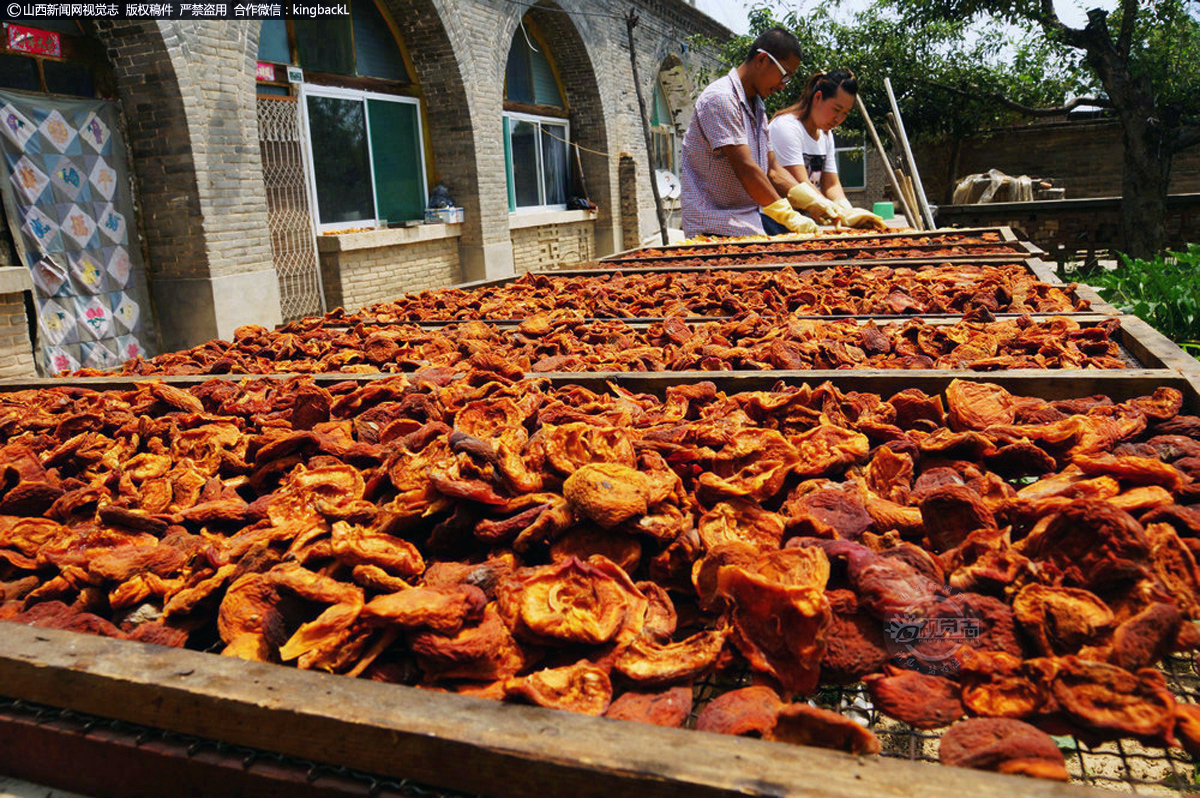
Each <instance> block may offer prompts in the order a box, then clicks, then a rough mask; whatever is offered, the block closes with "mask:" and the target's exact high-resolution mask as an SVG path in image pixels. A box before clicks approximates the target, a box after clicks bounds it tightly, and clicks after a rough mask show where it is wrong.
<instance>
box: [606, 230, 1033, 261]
mask: <svg viewBox="0 0 1200 798" xmlns="http://www.w3.org/2000/svg"><path fill="white" fill-rule="evenodd" d="M983 233H998V234H999V235H1000V240H999V241H998V242H996V243H999V244H1004V243H1011V242H1013V241H1019V240H1021V239H1020V238H1019V237H1018V236H1017V234H1016V233H1015V232H1014V231H1013V229H1012V228H1011V227H1008V226H1000V227H963V228H954V227H943V228H939V229H937V230H913V231H910V232H907V233H905V232H901V231H898V230H889V231H888V232H870V233H855V234H851V235H844V236H821V235H815V236H810V237H808V238H795V239H789V238H784V237H782V236H780V237H779V238H777V239H772V240H766V239H764V240H761V241H736V240H726V239H721V238H714V239H713V240H712V241H697V242H696V243H694V244H668V245H667V246H665V247H664V246H651V247H634V248H632V249H626V250H622V251H621V252H614V253H613V254H612V255H606V256H605V258H622V257H626V256H628V255H629V253H631V252H664V253H667V252H669V253H672V254H674V253H676V252H686V251H687V250H689V249H694V248H696V247H714V246H722V247H748V248H754V247H759V246H762V245H763V244H787V243H791V242H792V241H793V240H794V241H820V240H821V239H822V238H825V239H828V240H830V241H863V242H874V241H886V240H887V239H892V238H931V237H933V236H946V235H955V236H968V235H981V234H983Z"/></svg>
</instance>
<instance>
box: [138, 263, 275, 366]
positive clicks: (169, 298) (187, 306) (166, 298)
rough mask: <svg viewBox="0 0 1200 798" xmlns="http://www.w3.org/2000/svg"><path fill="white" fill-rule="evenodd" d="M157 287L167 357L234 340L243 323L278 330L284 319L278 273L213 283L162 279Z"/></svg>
mask: <svg viewBox="0 0 1200 798" xmlns="http://www.w3.org/2000/svg"><path fill="white" fill-rule="evenodd" d="M152 286H153V291H154V300H155V306H156V308H157V311H158V312H157V316H158V327H159V333H160V335H161V337H162V343H163V351H165V352H173V351H176V350H179V349H186V348H188V347H191V346H196V345H198V344H202V343H204V342H205V341H208V340H210V339H213V338H221V339H224V340H227V341H228V340H232V338H233V331H234V330H236V329H237V328H238V327H240V326H241V325H243V324H259V325H262V326H263V327H266V328H267V329H272V328H274V327H275V326H276V325H278V324H279V323H280V322H281V321H282V320H283V316H282V313H281V311H280V308H279V276H278V275H277V274H276V272H275V269H274V268H271V269H264V270H262V271H257V272H249V273H246V274H230V275H224V276H221V277H212V278H183V279H171V278H163V277H160V278H158V279H156V280H154V282H153V283H152Z"/></svg>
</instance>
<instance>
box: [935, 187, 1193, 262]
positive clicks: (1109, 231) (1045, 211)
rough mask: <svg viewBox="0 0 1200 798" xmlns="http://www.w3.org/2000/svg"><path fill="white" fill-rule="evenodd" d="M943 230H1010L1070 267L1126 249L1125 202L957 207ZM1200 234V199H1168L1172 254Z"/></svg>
mask: <svg viewBox="0 0 1200 798" xmlns="http://www.w3.org/2000/svg"><path fill="white" fill-rule="evenodd" d="M938 221H939V223H941V224H946V225H954V226H956V227H995V226H1001V225H1003V226H1008V227H1012V228H1015V229H1016V230H1019V231H1020V232H1021V233H1022V234H1023V236H1024V237H1026V238H1028V239H1029V240H1030V241H1032V242H1033V243H1034V244H1037V245H1038V246H1039V247H1041V248H1042V249H1044V250H1046V252H1047V253H1048V256H1049V257H1050V258H1052V259H1053V260H1056V261H1058V262H1059V263H1064V262H1067V261H1069V260H1073V259H1076V258H1080V257H1087V256H1089V255H1090V254H1093V253H1096V252H1099V251H1104V250H1111V249H1116V248H1119V247H1120V242H1121V231H1120V223H1121V200H1120V199H1119V198H1115V197H1091V198H1080V199H1074V200H1070V199H1068V200H1053V201H1043V202H1002V203H984V204H982V205H951V206H945V209H944V210H943V211H942V212H941V213H940V214H939V216H938ZM1197 230H1200V195H1198V194H1189V195H1183V196H1174V197H1169V198H1168V199H1167V208H1166V213H1165V214H1164V215H1163V232H1164V234H1165V241H1164V242H1163V245H1164V247H1165V248H1167V249H1182V248H1183V247H1184V246H1185V245H1186V244H1188V243H1190V242H1194V241H1195V240H1196V231H1197Z"/></svg>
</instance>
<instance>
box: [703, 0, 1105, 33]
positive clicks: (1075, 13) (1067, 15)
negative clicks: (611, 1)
mask: <svg viewBox="0 0 1200 798" xmlns="http://www.w3.org/2000/svg"><path fill="white" fill-rule="evenodd" d="M813 1H814V0H809V2H813ZM768 2H772V4H773V5H774V6H775V7H776V8H779V9H786V8H791V7H793V6H799V7H801V8H803V7H804V6H805V5H806V4H807V3H804V2H801V3H786V2H782V1H781V0H768ZM869 3H870V0H842V2H841V3H840V9H841V10H842V11H843V12H844V13H846V14H853V13H854V10H855V9H857V8H865V7H866V6H867V5H869ZM755 4H756V3H755ZM751 5H752V3H750V2H747V0H696V7H697V8H699V9H700V10H701V11H703V12H704V13H705V14H708V15H709V16H710V17H712V18H713V19H715V20H717V21H718V22H720V23H721V24H723V25H725V26H726V27H727V28H729V29H730V30H732V31H733V32H734V33H748V32H749V27H750V26H749V22H748V21H747V18H746V9H747V8H748V7H749V6H751ZM1097 6H1102V7H1104V8H1108V9H1112V8H1115V7H1116V2H1115V1H1114V0H1099V2H1097V0H1091V1H1090V2H1088V3H1087V4H1086V5H1085V4H1084V3H1083V2H1082V0H1054V8H1055V10H1056V11H1058V15H1059V17H1060V18H1061V19H1062V21H1063V22H1065V23H1067V24H1068V25H1070V26H1072V27H1083V26H1084V25H1085V24H1086V23H1087V11H1086V9H1087V8H1096V7H1097Z"/></svg>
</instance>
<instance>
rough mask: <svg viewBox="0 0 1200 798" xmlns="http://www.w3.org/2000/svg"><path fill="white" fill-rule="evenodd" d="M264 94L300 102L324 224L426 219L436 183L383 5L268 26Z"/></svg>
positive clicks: (261, 72)
mask: <svg viewBox="0 0 1200 798" xmlns="http://www.w3.org/2000/svg"><path fill="white" fill-rule="evenodd" d="M258 60H259V64H258V90H259V93H260V94H285V95H286V94H292V93H295V94H296V96H298V97H299V99H300V101H301V104H302V107H303V114H304V118H305V120H306V122H307V133H308V167H309V168H308V172H309V174H310V182H311V185H312V187H313V189H314V196H315V198H316V210H315V213H316V216H317V224H318V227H319V228H320V229H322V230H332V229H336V228H339V227H345V226H346V225H347V224H355V225H362V226H376V225H380V224H383V223H384V222H387V223H391V222H400V221H405V220H412V219H422V218H423V217H424V212H425V203H426V199H427V188H428V184H427V181H426V165H425V140H424V133H423V130H422V120H421V105H420V99H419V94H420V93H419V89H418V87H417V86H416V84H415V83H414V82H413V79H412V71H411V69H410V67H409V63H408V59H407V58H406V57H405V52H404V49H403V47H402V41H401V39H400V36H399V34H398V32H397V30H396V27H395V25H394V24H393V23H392V22H391V21H390V20H389V19H388V17H387V16H386V14H385V13H384V12H383V11H382V10H381V9H380V7H379V6H377V5H376V3H375V0H351V2H350V15H349V16H348V17H323V18H321V19H320V20H305V19H292V20H265V21H264V22H263V23H262V29H261V33H260V34H259V43H258Z"/></svg>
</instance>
